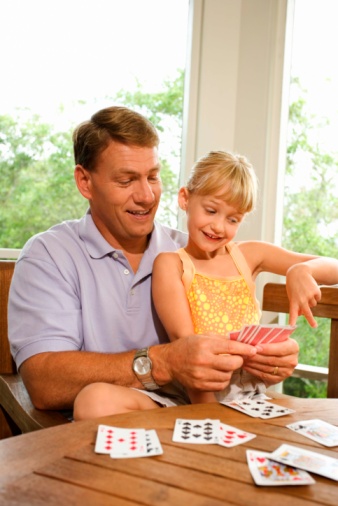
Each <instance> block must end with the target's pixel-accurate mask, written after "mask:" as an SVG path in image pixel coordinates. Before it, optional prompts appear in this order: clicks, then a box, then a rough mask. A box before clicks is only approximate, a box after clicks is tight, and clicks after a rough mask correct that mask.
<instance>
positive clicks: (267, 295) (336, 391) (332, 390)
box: [262, 283, 338, 398]
mask: <svg viewBox="0 0 338 506" xmlns="http://www.w3.org/2000/svg"><path fill="white" fill-rule="evenodd" d="M320 288H321V293H322V297H321V300H320V301H319V302H318V304H317V306H316V307H314V308H312V309H311V310H312V313H313V315H314V316H318V317H321V318H329V319H330V320H331V327H330V329H331V330H330V350H329V373H328V385H327V396H328V397H330V398H338V367H337V364H338V286H321V287H320ZM262 309H263V311H272V312H274V313H287V314H288V313H289V299H288V296H287V292H286V286H285V284H282V283H267V284H266V285H265V286H264V290H263V301H262Z"/></svg>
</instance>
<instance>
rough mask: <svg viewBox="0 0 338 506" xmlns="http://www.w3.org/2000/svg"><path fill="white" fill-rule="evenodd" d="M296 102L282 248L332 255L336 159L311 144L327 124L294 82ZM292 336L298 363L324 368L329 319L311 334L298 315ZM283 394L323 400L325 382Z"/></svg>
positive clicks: (337, 203)
mask: <svg viewBox="0 0 338 506" xmlns="http://www.w3.org/2000/svg"><path fill="white" fill-rule="evenodd" d="M292 86H293V87H296V89H297V91H298V98H297V100H295V101H294V102H293V103H292V104H291V105H290V110H289V138H288V148H287V160H286V162H287V163H286V184H285V193H284V223H283V225H284V229H283V241H282V244H283V246H284V247H285V248H288V249H291V250H294V251H299V252H301V253H311V254H314V255H320V256H332V257H337V251H338V248H337V246H338V238H337V234H336V233H335V234H334V233H332V230H335V231H336V230H337V228H338V196H337V191H336V183H335V182H334V180H335V179H336V181H337V172H338V171H337V168H338V156H337V153H327V152H325V151H324V150H323V148H322V147H321V146H320V145H319V143H318V142H317V140H316V139H317V136H316V132H317V131H319V129H320V128H321V127H322V126H323V125H325V124H327V120H325V119H324V120H319V119H318V118H316V117H315V116H313V115H311V114H310V113H309V112H308V111H307V104H306V91H305V90H303V89H302V88H301V87H300V84H299V81H298V80H297V79H294V80H293V82H292ZM297 326H298V328H297V330H296V332H295V334H293V336H295V338H296V340H297V341H298V343H299V346H300V354H299V362H300V363H302V364H309V365H316V366H322V367H327V366H328V354H329V321H327V320H325V319H321V318H318V328H317V329H316V330H313V329H312V328H311V327H310V326H309V325H308V323H307V322H306V320H305V319H304V318H303V317H302V318H299V319H298V320H297ZM284 391H285V392H286V393H289V394H292V395H297V396H300V397H323V396H326V384H325V383H323V382H318V381H309V380H305V379H298V378H289V379H288V380H287V381H285V383H284Z"/></svg>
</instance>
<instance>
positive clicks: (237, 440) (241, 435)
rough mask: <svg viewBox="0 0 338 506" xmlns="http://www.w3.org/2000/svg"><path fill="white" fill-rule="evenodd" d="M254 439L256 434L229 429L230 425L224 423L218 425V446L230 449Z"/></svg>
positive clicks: (234, 428) (233, 428)
mask: <svg viewBox="0 0 338 506" xmlns="http://www.w3.org/2000/svg"><path fill="white" fill-rule="evenodd" d="M254 437H256V434H251V433H250V432H246V431H244V430H240V429H237V428H236V427H231V425H227V424H225V423H220V424H219V436H218V444H219V445H220V446H225V447H226V448H232V447H233V446H237V445H240V444H243V443H246V442H247V441H250V440H251V439H253V438H254Z"/></svg>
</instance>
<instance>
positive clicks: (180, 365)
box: [151, 335, 260, 392]
mask: <svg viewBox="0 0 338 506" xmlns="http://www.w3.org/2000/svg"><path fill="white" fill-rule="evenodd" d="M257 349H260V347H258V348H256V347H254V346H251V345H249V344H244V343H239V342H236V341H231V340H229V339H225V338H224V337H214V336H201V335H193V336H189V337H184V338H180V339H177V340H176V341H174V342H172V343H170V344H168V345H163V346H156V347H152V348H151V356H153V357H154V360H153V366H154V367H153V375H154V378H155V380H156V381H157V382H158V383H159V384H162V383H165V382H168V381H172V380H177V381H179V382H180V383H182V384H183V385H184V386H185V387H187V388H189V389H192V390H200V391H208V392H216V391H221V390H223V389H224V388H226V387H227V386H228V384H229V382H230V380H231V376H232V373H233V372H234V371H235V370H236V369H239V368H240V367H242V365H243V357H253V356H254V355H255V354H256V353H257ZM168 375H169V378H168Z"/></svg>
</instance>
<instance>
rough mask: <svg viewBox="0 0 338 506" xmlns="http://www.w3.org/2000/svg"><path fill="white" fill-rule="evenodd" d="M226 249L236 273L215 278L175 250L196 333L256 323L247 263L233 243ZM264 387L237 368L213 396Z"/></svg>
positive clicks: (254, 391)
mask: <svg viewBox="0 0 338 506" xmlns="http://www.w3.org/2000/svg"><path fill="white" fill-rule="evenodd" d="M226 248H227V250H228V252H229V254H230V256H231V258H232V259H233V261H234V263H235V265H236V267H237V270H238V275H237V276H230V277H227V278H214V277H208V276H206V275H205V274H201V273H198V272H196V269H195V265H194V263H193V261H192V259H191V257H190V256H189V255H188V253H187V252H186V251H185V249H183V248H181V249H179V250H178V251H177V254H178V255H179V257H180V259H181V261H182V264H183V276H182V282H183V284H184V287H185V290H186V294H187V298H188V301H189V306H190V311H191V317H192V321H193V325H194V331H195V333H196V334H219V335H223V336H226V335H227V333H228V332H231V331H233V330H239V329H240V328H241V327H242V326H243V325H246V324H258V323H259V320H260V316H261V311H260V308H259V303H258V301H257V299H256V294H255V291H256V290H255V284H254V282H253V281H252V277H251V272H250V269H249V266H248V264H247V262H246V260H245V258H244V256H243V254H242V253H241V251H240V249H239V248H238V246H237V245H236V243H233V242H230V243H228V244H227V245H226ZM265 390H266V388H265V385H264V383H262V382H261V380H258V378H255V377H254V376H252V375H251V374H249V373H247V372H245V371H244V370H238V371H235V372H234V374H233V376H232V379H231V383H230V385H229V387H228V388H227V389H226V390H224V391H223V392H217V393H216V397H217V399H218V400H220V401H221V400H231V399H234V398H241V397H252V396H253V395H255V394H257V393H263V392H265Z"/></svg>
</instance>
